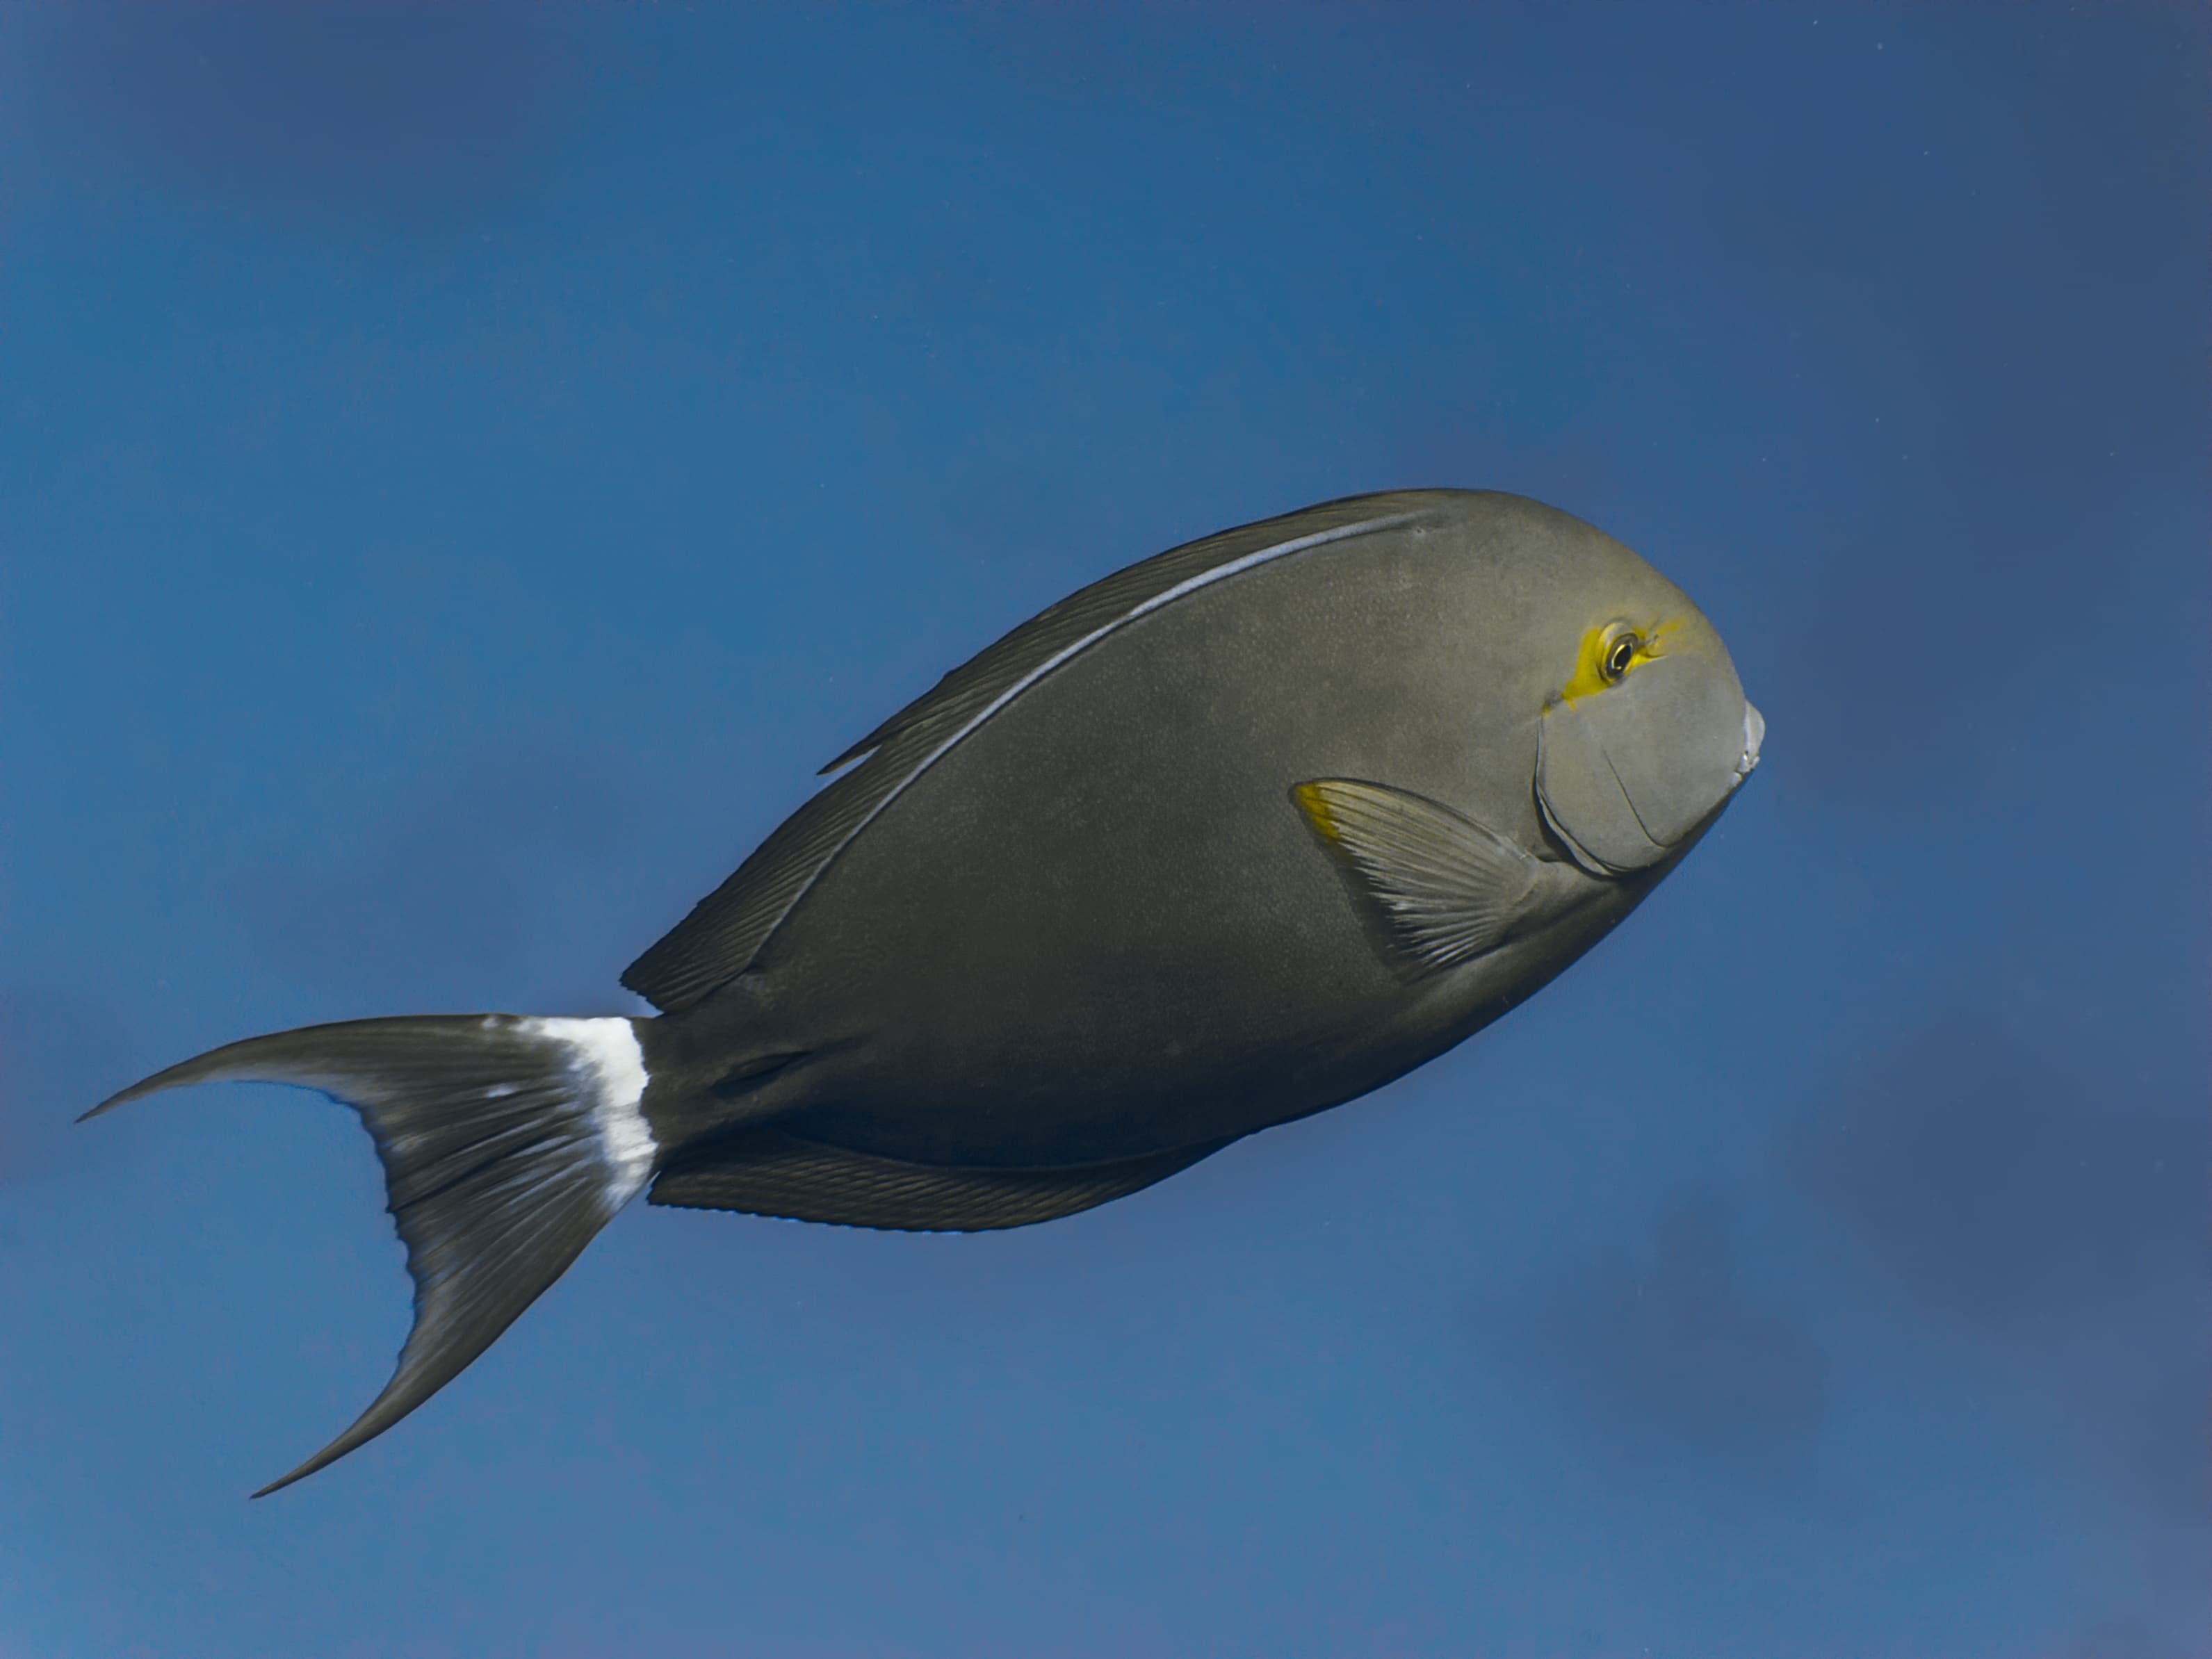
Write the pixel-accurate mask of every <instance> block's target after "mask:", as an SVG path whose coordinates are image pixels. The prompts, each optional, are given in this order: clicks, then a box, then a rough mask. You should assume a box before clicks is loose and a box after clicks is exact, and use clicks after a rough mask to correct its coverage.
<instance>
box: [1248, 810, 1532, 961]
mask: <svg viewBox="0 0 2212 1659" xmlns="http://www.w3.org/2000/svg"><path fill="white" fill-rule="evenodd" d="M1291 799H1293V800H1294V801H1296V802H1297V806H1298V810H1299V811H1302V812H1304V814H1305V817H1306V822H1307V823H1310V824H1311V825H1312V826H1313V828H1314V830H1315V833H1316V834H1317V835H1319V836H1320V837H1321V839H1322V842H1323V843H1324V844H1325V845H1326V846H1327V847H1328V849H1329V851H1330V852H1331V853H1333V854H1335V856H1336V859H1337V862H1338V864H1339V866H1340V867H1341V868H1342V869H1343V870H1344V871H1345V872H1346V875H1347V876H1348V877H1349V878H1351V885H1352V890H1353V891H1354V892H1355V893H1356V894H1357V895H1358V897H1359V899H1360V900H1361V902H1363V903H1364V906H1365V907H1366V908H1367V909H1368V912H1369V915H1370V919H1371V920H1372V921H1375V922H1376V924H1377V925H1378V928H1379V931H1380V932H1381V933H1382V935H1383V938H1384V939H1386V940H1387V941H1388V943H1389V946H1390V948H1391V952H1392V954H1394V955H1395V956H1397V957H1400V958H1401V959H1402V960H1403V961H1404V962H1405V963H1407V965H1408V966H1410V967H1412V968H1413V969H1416V970H1417V971H1420V972H1433V971H1435V970H1437V969H1443V968H1449V967H1451V966H1452V965H1453V964H1454V963H1462V962H1466V961H1468V960H1470V959H1472V958H1473V957H1479V956H1480V955H1482V954H1483V952H1485V951H1492V950H1495V949H1496V948H1497V947H1498V945H1502V944H1503V943H1504V942H1505V940H1506V939H1509V938H1510V937H1511V936H1512V935H1513V933H1515V932H1516V930H1517V929H1518V928H1520V927H1522V926H1524V925H1525V924H1526V923H1527V922H1528V921H1530V920H1531V919H1532V916H1533V913H1534V910H1535V909H1536V908H1537V904H1536V900H1537V896H1538V892H1539V889H1540V887H1541V870H1542V866H1541V865H1540V864H1539V862H1538V861H1537V860H1534V859H1533V858H1531V857H1529V855H1528V854H1526V853H1524V852H1522V850H1521V849H1520V848H1518V847H1516V846H1515V845H1514V844H1513V843H1512V842H1510V841H1508V840H1506V839H1505V837H1504V836H1501V835H1498V833H1497V832H1496V831H1495V830H1492V829H1485V828H1484V827H1483V826H1482V825H1481V824H1480V823H1476V822H1475V821H1474V819H1472V818H1469V817H1463V816H1462V815H1461V814H1460V813H1457V812H1455V811H1452V809H1451V808H1450V807H1449V806H1443V805H1438V804H1437V802H1435V801H1432V800H1428V799H1424V798H1423V797H1421V796H1419V795H1415V794H1409V793H1407V792H1406V791H1405V790H1403V789H1393V788H1390V787H1389V786H1387V785H1384V784H1379V783H1362V782H1359V781H1357V780H1354V779H1351V778H1316V779H1315V780H1314V781H1311V782H1310V783H1302V784H1299V785H1298V786H1297V787H1296V788H1294V789H1292V790H1291Z"/></svg>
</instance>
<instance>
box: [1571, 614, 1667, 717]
mask: <svg viewBox="0 0 2212 1659" xmlns="http://www.w3.org/2000/svg"><path fill="white" fill-rule="evenodd" d="M1680 626H1681V618H1680V617H1668V619H1667V620H1666V621H1664V622H1662V623H1654V624H1653V625H1652V626H1651V627H1650V628H1637V627H1636V625H1635V624H1634V623H1623V622H1621V621H1620V619H1618V618H1615V619H1614V620H1613V621H1612V622H1608V623H1599V624H1598V625H1597V626H1596V627H1595V628H1593V629H1590V630H1589V633H1587V634H1585V635H1583V643H1582V649H1581V652H1580V653H1579V654H1578V655H1577V657H1576V658H1575V671H1574V675H1573V677H1572V678H1570V679H1569V680H1568V681H1567V683H1566V684H1565V685H1563V686H1561V687H1560V688H1559V696H1561V697H1563V698H1565V700H1566V701H1567V702H1575V701H1576V700H1577V698H1581V697H1594V696H1596V695H1597V694H1598V693H1599V692H1601V691H1602V690H1605V689H1606V688H1607V686H1609V685H1613V684H1616V682H1614V681H1612V680H1609V679H1607V678H1606V677H1605V671H1604V667H1603V665H1604V662H1605V653H1606V652H1607V649H1608V648H1610V647H1611V646H1612V644H1613V641H1615V640H1617V639H1619V638H1620V634H1621V630H1622V629H1625V628H1626V629H1633V630H1634V632H1635V633H1636V635H1637V636H1638V643H1637V647H1636V654H1635V655H1633V656H1632V657H1631V658H1629V659H1628V666H1627V667H1626V669H1624V670H1623V671H1622V675H1623V678H1626V676H1627V675H1629V674H1632V673H1634V672H1635V671H1637V669H1638V668H1639V667H1641V666H1642V665H1644V664H1645V663H1647V662H1650V660H1651V659H1652V658H1654V657H1663V656H1665V655H1666V654H1667V652H1666V640H1667V636H1668V635H1669V634H1671V633H1673V632H1674V630H1675V629H1677V628H1679V627H1680Z"/></svg>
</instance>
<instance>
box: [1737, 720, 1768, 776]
mask: <svg viewBox="0 0 2212 1659" xmlns="http://www.w3.org/2000/svg"><path fill="white" fill-rule="evenodd" d="M1765 740H1766V716H1765V715H1764V714H1760V713H1759V710H1758V709H1756V708H1753V707H1752V706H1751V703H1750V702H1748V701H1746V702H1745V703H1744V705H1743V753H1742V754H1741V755H1739V756H1737V757H1736V763H1735V778H1736V781H1737V782H1738V783H1741V782H1742V781H1744V780H1745V779H1746V778H1747V777H1749V776H1750V775H1752V773H1753V771H1754V770H1755V769H1757V768H1758V765H1759V744H1762V743H1764V742H1765Z"/></svg>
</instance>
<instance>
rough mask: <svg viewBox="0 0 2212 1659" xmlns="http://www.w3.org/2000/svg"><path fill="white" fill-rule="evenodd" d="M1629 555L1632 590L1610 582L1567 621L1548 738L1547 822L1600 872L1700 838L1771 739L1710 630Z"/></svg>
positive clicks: (1540, 750) (1540, 753)
mask: <svg viewBox="0 0 2212 1659" xmlns="http://www.w3.org/2000/svg"><path fill="white" fill-rule="evenodd" d="M1621 551H1622V552H1626V550H1625V549H1624V550H1621ZM1630 559H1631V560H1632V561H1633V568H1627V569H1623V568H1620V567H1618V566H1617V567H1615V574H1618V575H1620V576H1622V577H1626V578H1627V579H1628V580H1619V581H1613V582H1606V583H1601V584H1600V585H1599V586H1601V589H1610V590H1611V591H1609V592H1601V594H1600V595H1598V596H1597V597H1596V598H1595V600H1594V602H1593V603H1592V604H1591V605H1589V607H1588V608H1587V609H1583V610H1581V611H1579V614H1574V615H1570V616H1567V617H1563V618H1562V621H1563V623H1565V626H1563V627H1562V628H1561V629H1559V635H1560V637H1559V643H1558V648H1557V652H1556V655H1557V659H1558V660H1557V662H1556V664H1555V673H1556V678H1555V680H1554V681H1553V688H1554V689H1553V690H1551V692H1550V695H1549V696H1548V697H1547V701H1546V703H1545V706H1544V711H1543V714H1542V716H1541V720H1539V723H1538V728H1537V729H1538V738H1537V749H1536V756H1537V758H1536V779H1535V788H1536V799H1537V804H1538V805H1539V806H1540V807H1541V809H1542V811H1543V817H1544V822H1545V823H1546V824H1547V826H1548V828H1549V829H1551V831H1552V833H1553V835H1554V836H1557V837H1558V838H1559V841H1560V842H1561V843H1562V844H1563V845H1564V846H1565V848H1566V850H1567V852H1568V853H1569V854H1571V856H1572V857H1573V859H1574V860H1575V862H1576V863H1577V864H1579V865H1580V866H1583V868H1584V869H1585V870H1588V871H1589V872H1591V873H1592V874H1594V875H1599V876H1623V875H1626V874H1629V873H1631V872H1634V871H1638V870H1643V869H1647V868H1649V867H1650V866H1653V865H1656V864H1658V863H1660V862H1662V860H1666V859H1668V858H1669V857H1671V856H1672V855H1673V854H1674V853H1675V852H1676V851H1677V850H1678V849H1679V848H1682V847H1684V846H1685V845H1686V844H1687V843H1688V842H1692V841H1693V840H1695V839H1696V836H1697V833H1698V831H1699V830H1700V829H1703V828H1704V827H1705V825H1706V824H1707V823H1710V822H1711V820H1712V819H1713V818H1714V817H1716V816H1717V815H1718V814H1719V812H1720V811H1722V809H1723V808H1724V807H1725V806H1726V805H1728V803H1729V800H1730V799H1733V798H1734V797H1735V792H1736V790H1737V789H1738V788H1739V787H1741V785H1742V783H1743V781H1744V780H1745V779H1746V778H1747V777H1749V776H1750V775H1751V772H1752V769H1753V767H1755V766H1757V765H1758V764H1759V744H1760V742H1761V740H1762V739H1763V738H1765V732H1766V722H1765V720H1763V719H1761V718H1760V716H1759V710H1758V709H1756V708H1753V707H1752V705H1751V703H1750V702H1748V701H1747V699H1746V698H1745V696H1744V694H1743V686H1742V684H1741V683H1740V682H1739V681H1738V679H1737V678H1736V671H1735V663H1734V662H1733V661H1731V660H1730V659H1729V653H1728V647H1726V646H1724V645H1723V644H1722V643H1721V637H1720V635H1719V633H1718V631H1717V629H1714V627H1713V625H1712V623H1710V622H1708V621H1707V620H1706V619H1705V616H1704V614H1703V613H1702V612H1701V611H1699V610H1698V608H1697V607H1696V606H1695V605H1692V604H1691V603H1690V601H1689V600H1688V599H1686V597H1685V596H1684V595H1683V594H1682V593H1681V592H1680V590H1679V589H1677V588H1675V587H1674V585H1673V584H1672V583H1670V582H1668V581H1667V580H1666V579H1665V578H1663V577H1662V576H1660V575H1659V574H1658V573H1657V572H1656V571H1655V570H1653V569H1651V568H1650V566H1649V565H1646V564H1644V562H1643V561H1642V560H1641V559H1635V558H1634V556H1632V555H1631V556H1630ZM1570 635H1572V636H1573V637H1572V638H1571V639H1570V638H1569V636H1570Z"/></svg>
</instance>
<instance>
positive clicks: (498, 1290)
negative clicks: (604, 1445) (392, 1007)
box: [85, 1014, 659, 1498]
mask: <svg viewBox="0 0 2212 1659" xmlns="http://www.w3.org/2000/svg"><path fill="white" fill-rule="evenodd" d="M640 1023H641V1022H637V1021H633V1020H630V1019H626V1018H605V1019H534V1018H523V1017H520V1016H517V1015H513V1014H455V1015H435V1016H422V1017H410V1018H398V1019H360V1020H349V1021H346V1022H345V1023H343V1024H337V1025H310V1026H306V1027H303V1028H302V1029H301V1030H296V1031H280V1032H278V1033H277V1034H276V1035H275V1036H263V1037H250V1038H248V1039H247V1040H246V1041H245V1042H234V1043H231V1044H229V1045H228V1047H226V1048H217V1049H216V1050H214V1051H213V1052H212V1053H210V1054H202V1055H200V1056H199V1058H198V1059H197V1060H185V1062H184V1063H183V1064H181V1065H179V1066H171V1067H169V1069H168V1070H167V1071H166V1072H160V1073H155V1075H154V1076H152V1077H149V1078H148V1079H146V1080H145V1081H144V1082H143V1083H137V1084H133V1085H131V1087H130V1088H128V1089H125V1090H124V1091H122V1093H120V1094H118V1095H115V1096H113V1097H111V1098H109V1099H107V1100H105V1101H103V1102H101V1103H100V1104H99V1105H97V1106H95V1107H94V1108H93V1109H92V1110H91V1111H89V1112H87V1113H86V1114H85V1116H87V1117H96V1116H98V1115H100V1113H102V1112H105V1111H107V1110H109V1109H111V1108H113V1107H117V1106H120V1105H121V1104H123V1103H124V1102H125V1101H128V1100H136V1099H137V1098H138V1097H140V1096H141V1095H149V1094H152V1093H154V1092H155V1091H156V1090H160V1089H173V1088H178V1087H180V1086H181V1085H185V1084H188V1083H232V1082H256V1083H290V1084H296V1085H300V1086H301V1087H302V1088H307V1089H319V1090H321V1091H323V1092H324V1093H325V1094H326V1095H330V1096H331V1097H333V1098H335V1099H337V1100H341V1101H343V1102H344V1103H346V1104H347V1105H349V1106H351V1107H353V1108H354V1109H356V1111H358V1112H359V1113H360V1114H361V1117H362V1122H363V1123H365V1124H366V1125H368V1132H369V1133H370V1134H371V1135H373V1136H374V1137H375V1139H376V1151H377V1156H378V1157H379V1158H382V1159H383V1161H384V1185H385V1191H386V1194H388V1196H389V1199H390V1203H389V1206H388V1207H389V1208H390V1209H391V1212H392V1218H393V1219H394V1220H395V1221H396V1222H397V1223H398V1228H399V1237H400V1238H401V1239H402V1240H404V1242H405V1243H406V1246H407V1271H408V1272H409V1273H410V1274H412V1275H413V1276H414V1279H415V1324H414V1328H412V1329H411V1330H410V1331H409V1332H408V1334H407V1345H406V1346H405V1347H404V1348H402V1349H401V1350H400V1352H399V1366H398V1370H396V1371H394V1372H393V1373H392V1381H391V1382H389V1383H386V1385H385V1389H384V1392H383V1393H382V1394H380V1395H377V1397H376V1398H375V1400H374V1401H372V1402H371V1403H370V1405H369V1407H368V1410H367V1411H365V1412H363V1413H362V1414H361V1416H360V1418H359V1419H358V1420H356V1422H355V1424H354V1425H353V1426H352V1427H351V1428H349V1429H348V1430H347V1431H345V1432H344V1433H343V1434H342V1435H340V1436H339V1437H337V1439H335V1440H333V1441H331V1443H330V1444H329V1445H327V1446H325V1447H324V1448H323V1449H322V1450H320V1451H319V1452H317V1453H316V1454H315V1455H313V1457H311V1458H309V1459H308V1460H307V1462H304V1463H302V1464H301V1465H300V1467H299V1468H296V1469H294V1470H293V1471H292V1472H291V1473H290V1474H288V1475H286V1476H284V1477H283V1479H282V1480H275V1481H271V1482H270V1484H269V1485H268V1486H264V1487H263V1488H262V1489H261V1490H260V1491H259V1492H256V1493H254V1494H253V1495H254V1496H255V1497H256V1498H259V1497H262V1496H264V1495H265V1494H267V1493H269V1492H275V1491H276V1489H277V1488H278V1487H279V1486H289V1485H290V1484H291V1483H292V1482H293V1481H295V1480H299V1479H300V1478H301V1476H303V1475H308V1474H313V1473H314V1472H315V1471H316V1470H317V1469H319V1468H322V1467H323V1466H324V1465H325V1464H326V1463H329V1462H334V1461H335V1460H337V1459H338V1458H340V1457H343V1456H344V1455H346V1454H347V1453H348V1452H349V1451H351V1450H353V1449H354V1448H355V1447H356V1446H359V1445H361V1444H362V1443H364V1442H366V1441H368V1440H371V1439H374V1437H376V1436H378V1435H380V1434H381V1433H383V1432H384V1431H385V1430H386V1429H388V1428H390V1427H391V1426H392V1425H393V1424H394V1423H397V1422H398V1420H399V1419H401V1418H403V1417H404V1416H406V1415H407V1413H410V1412H411V1411H413V1410H414V1409H415V1408H416V1407H417V1406H419V1405H421V1404H422V1402H423V1401H426V1400H428V1398H429V1397H430V1396H431V1395H434V1394H435V1393H436V1392H437V1391H438V1390H439V1389H441V1388H443V1387H444V1386H445V1385H446V1384H447V1383H449V1382H451V1381H452V1380H453V1378H454V1377H455V1376H458V1375H459V1373H460V1371H461V1370H462V1369H463V1368H464V1367H465V1366H466V1365H467V1364H469V1362H470V1361H471V1360H473V1359H474V1358H476V1357H477V1355H478V1354H480V1353H482V1352H483V1351H484V1350H485V1349H486V1348H488V1347H489V1346H491V1344H492V1341H493V1340H494V1339H495V1338H496V1337H497V1336H498V1335H499V1334H500V1333H501V1331H503V1330H505V1329H506V1328H507V1326H508V1325H509V1324H511V1323H513V1321H514V1318H515V1316H517V1315H519V1314H520V1313H521V1311H522V1310H524V1309H525V1308H526V1307H528V1306H529V1305H530V1304H532V1302H533V1301H535V1300H537V1298H538V1294H539V1293H540V1292H541V1291H544V1289H545V1287H546V1286H547V1285H550V1284H551V1283H552V1282H553V1281H554V1280H555V1279H558V1278H559V1277H560V1276H561V1274H562V1273H563V1272H564V1271H565V1270H566V1269H567V1267H568V1264H569V1263H570V1262H572V1261H574V1260H575V1259H576V1256H577V1255H578V1254H579V1253H580V1251H581V1250H582V1249H583V1248H584V1246H585V1245H586V1244H588V1243H591V1241H592V1235H594V1234H595V1233H597V1232H598V1231H599V1229H600V1228H601V1227H604V1226H605V1225H606V1224H607V1223H608V1221H610V1220H611V1219H612V1218H613V1217H614V1214H615V1212H617V1210H619V1209H621V1208H622V1206H623V1205H625V1204H627V1203H629V1200H631V1199H632V1198H634V1197H635V1196H636V1195H637V1194H638V1193H639V1192H640V1191H641V1189H642V1188H644V1186H645V1184H646V1182H647V1181H649V1180H650V1179H652V1176H653V1169H654V1165H655V1161H656V1158H657V1157H658V1154H659V1147H658V1146H656V1145H655V1144H654V1141H653V1132H652V1130H651V1128H650V1127H648V1125H647V1122H646V1119H645V1115H644V1113H643V1111H642V1110H641V1109H640V1104H639V1103H640V1102H641V1100H642V1099H643V1097H644V1094H645V1087H646V1081H647V1079H646V1069H645V1060H644V1054H643V1051H642V1049H641V1047H640V1044H639V1041H638V1036H639V1034H638V1030H637V1027H638V1024H640Z"/></svg>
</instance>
